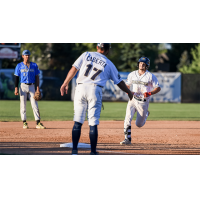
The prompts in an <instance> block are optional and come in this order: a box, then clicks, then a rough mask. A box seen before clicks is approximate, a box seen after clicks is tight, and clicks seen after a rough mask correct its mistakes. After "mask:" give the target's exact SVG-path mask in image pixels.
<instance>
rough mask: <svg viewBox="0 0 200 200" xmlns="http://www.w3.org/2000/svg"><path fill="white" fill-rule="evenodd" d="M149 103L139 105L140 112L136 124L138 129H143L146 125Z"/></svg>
mask: <svg viewBox="0 0 200 200" xmlns="http://www.w3.org/2000/svg"><path fill="white" fill-rule="evenodd" d="M148 107H149V102H140V103H139V104H138V112H137V118H136V121H135V124H136V126H137V127H139V128H141V127H142V126H144V125H145V123H146V120H147V117H148V116H149V111H148Z"/></svg>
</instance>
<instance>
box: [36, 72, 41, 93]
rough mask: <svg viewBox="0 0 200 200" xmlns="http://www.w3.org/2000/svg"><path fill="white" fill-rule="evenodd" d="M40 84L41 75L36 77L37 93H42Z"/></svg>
mask: <svg viewBox="0 0 200 200" xmlns="http://www.w3.org/2000/svg"><path fill="white" fill-rule="evenodd" d="M39 84H40V79H39V75H36V76H35V86H36V91H37V92H40V88H39Z"/></svg>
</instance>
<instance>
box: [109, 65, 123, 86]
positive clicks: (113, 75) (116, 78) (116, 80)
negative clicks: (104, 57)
mask: <svg viewBox="0 0 200 200" xmlns="http://www.w3.org/2000/svg"><path fill="white" fill-rule="evenodd" d="M109 78H110V79H111V80H112V81H113V82H114V84H115V85H117V84H118V83H120V82H121V81H122V79H121V76H120V75H119V72H118V71H117V68H116V67H115V66H114V64H112V63H111V68H110V76H109Z"/></svg>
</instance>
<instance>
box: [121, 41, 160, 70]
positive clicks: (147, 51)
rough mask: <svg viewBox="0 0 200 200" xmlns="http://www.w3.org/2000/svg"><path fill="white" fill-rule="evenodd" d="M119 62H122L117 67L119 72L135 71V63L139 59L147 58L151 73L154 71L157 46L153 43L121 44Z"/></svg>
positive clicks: (157, 51)
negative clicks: (149, 62)
mask: <svg viewBox="0 0 200 200" xmlns="http://www.w3.org/2000/svg"><path fill="white" fill-rule="evenodd" d="M121 45H122V48H121V56H120V59H121V60H120V61H122V62H123V64H121V65H120V66H119V70H121V71H134V70H137V63H138V60H139V58H140V57H142V56H145V57H148V58H149V59H150V61H151V64H150V66H151V68H150V70H151V71H154V69H155V64H154V60H155V59H156V57H157V56H158V53H159V50H158V44H153V43H123V44H121Z"/></svg>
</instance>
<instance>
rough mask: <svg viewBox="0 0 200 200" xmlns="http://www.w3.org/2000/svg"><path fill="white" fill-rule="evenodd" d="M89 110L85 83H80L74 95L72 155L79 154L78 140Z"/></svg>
mask: <svg viewBox="0 0 200 200" xmlns="http://www.w3.org/2000/svg"><path fill="white" fill-rule="evenodd" d="M86 110H87V100H86V98H85V90H84V87H83V84H81V85H78V86H77V87H76V90H75V95H74V119H73V120H74V127H73V129H72V143H73V148H72V155H76V154H78V148H77V147H78V142H79V139H80V135H81V127H82V124H83V123H84V121H85V114H86Z"/></svg>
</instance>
